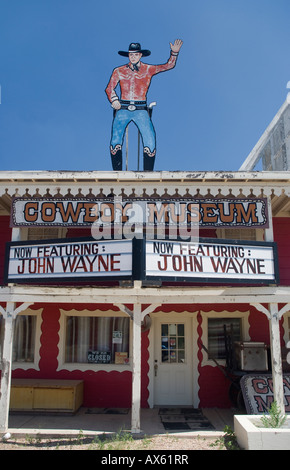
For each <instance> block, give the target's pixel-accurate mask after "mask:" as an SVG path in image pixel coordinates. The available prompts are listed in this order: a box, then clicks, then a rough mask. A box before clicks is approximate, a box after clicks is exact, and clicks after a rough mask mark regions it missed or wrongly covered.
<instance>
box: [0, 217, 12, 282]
mask: <svg viewBox="0 0 290 470" xmlns="http://www.w3.org/2000/svg"><path fill="white" fill-rule="evenodd" d="M9 224H10V216H9V215H7V216H3V215H2V216H1V217H0V285H1V284H3V277H4V262H5V250H6V242H9V241H11V231H12V229H11V228H10V227H9Z"/></svg>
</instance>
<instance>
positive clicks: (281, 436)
mask: <svg viewBox="0 0 290 470" xmlns="http://www.w3.org/2000/svg"><path fill="white" fill-rule="evenodd" d="M260 425H261V415H235V416H234V432H235V435H236V437H237V441H238V444H239V446H240V447H241V448H242V449H245V450H290V416H287V419H286V421H285V423H284V424H283V426H282V427H281V428H263V427H259V426H260Z"/></svg>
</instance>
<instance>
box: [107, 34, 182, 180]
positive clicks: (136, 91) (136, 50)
mask: <svg viewBox="0 0 290 470" xmlns="http://www.w3.org/2000/svg"><path fill="white" fill-rule="evenodd" d="M182 44H183V42H182V41H181V40H180V39H176V40H175V41H174V44H171V43H170V48H171V54H170V58H169V60H168V61H167V63H166V64H162V65H149V64H144V63H143V62H141V57H147V56H149V55H150V54H151V52H150V51H148V50H146V49H145V50H144V49H142V48H141V45H140V44H139V43H131V44H130V45H129V49H128V52H126V51H119V52H118V53H119V54H120V55H121V56H124V57H129V63H128V64H127V65H123V66H121V67H117V68H115V69H114V70H113V73H112V75H111V78H110V81H109V83H108V86H107V88H106V90H105V91H106V94H107V96H108V99H109V101H110V103H111V105H112V107H113V109H114V119H113V124H112V135H111V146H110V150H111V158H112V166H113V170H122V144H123V139H124V133H125V129H126V127H127V126H128V124H129V123H130V122H131V121H132V122H134V123H135V124H136V126H137V128H138V130H139V132H140V135H141V138H142V142H143V159H144V171H153V169H154V161H155V155H156V136H155V130H154V127H153V124H152V121H151V116H150V113H149V108H148V106H147V102H146V97H147V92H148V89H149V86H150V82H151V79H152V77H153V75H156V74H157V73H160V72H165V71H166V70H170V69H173V67H175V64H176V61H177V57H178V53H179V51H180V48H181V46H182ZM118 84H119V85H120V91H121V98H119V97H118V95H117V94H116V91H115V89H116V87H117V85H118Z"/></svg>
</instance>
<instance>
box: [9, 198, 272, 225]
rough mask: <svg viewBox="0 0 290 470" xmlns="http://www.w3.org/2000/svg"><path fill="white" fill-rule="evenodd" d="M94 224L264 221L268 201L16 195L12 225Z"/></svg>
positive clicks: (246, 223) (235, 223)
mask: <svg viewBox="0 0 290 470" xmlns="http://www.w3.org/2000/svg"><path fill="white" fill-rule="evenodd" d="M92 224H97V225H101V226H111V225H113V224H127V225H128V224H141V225H149V226H152V225H153V226H159V225H161V224H165V225H168V226H171V225H172V224H173V225H180V226H187V225H190V224H196V225H198V226H199V227H239V228H245V227H256V228H259V227H262V228H266V227H268V213H267V201H266V199H264V198H258V199H227V198H225V199H192V198H184V199H180V198H178V199H177V198H166V199H163V198H159V199H158V198H154V199H152V198H134V199H131V198H127V199H125V198H117V197H116V198H103V199H97V198H96V199H86V198H83V199H65V198H62V199H60V198H59V199H57V198H52V199H45V198H31V199H28V198H14V199H13V201H12V209H11V226H12V227H27V226H56V227H64V226H65V227H68V226H72V227H86V226H87V227H89V226H92Z"/></svg>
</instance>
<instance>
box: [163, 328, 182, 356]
mask: <svg viewBox="0 0 290 470" xmlns="http://www.w3.org/2000/svg"><path fill="white" fill-rule="evenodd" d="M161 361H162V362H167V363H168V362H169V363H185V336H184V324H183V323H162V324H161Z"/></svg>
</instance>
